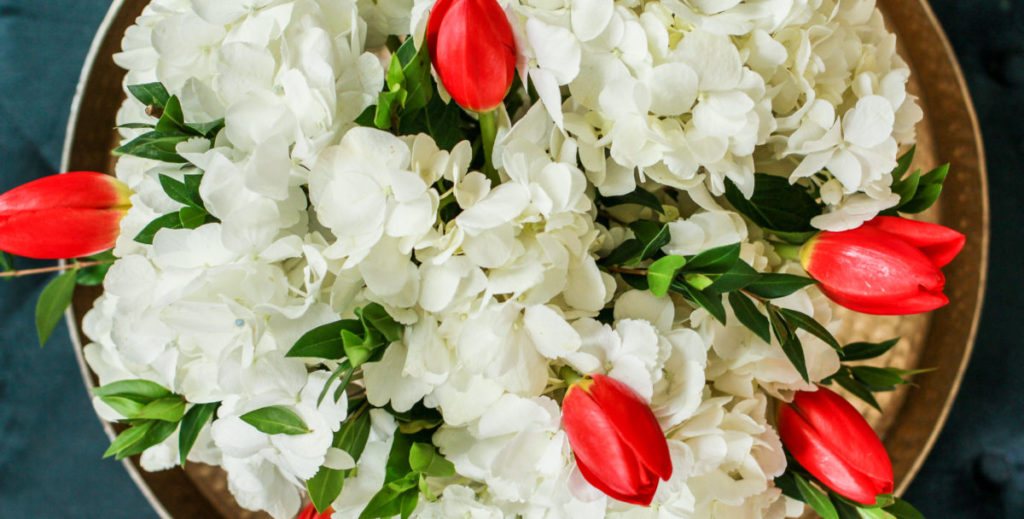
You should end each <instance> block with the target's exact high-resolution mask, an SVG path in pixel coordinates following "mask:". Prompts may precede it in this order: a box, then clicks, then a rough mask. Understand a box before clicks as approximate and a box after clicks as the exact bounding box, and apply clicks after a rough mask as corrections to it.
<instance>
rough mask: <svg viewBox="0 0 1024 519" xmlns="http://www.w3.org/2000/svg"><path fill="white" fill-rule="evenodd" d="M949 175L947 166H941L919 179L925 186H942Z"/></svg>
mask: <svg viewBox="0 0 1024 519" xmlns="http://www.w3.org/2000/svg"><path fill="white" fill-rule="evenodd" d="M948 175H949V164H943V165H941V166H939V167H937V168H935V169H933V170H931V171H929V172H928V173H925V174H924V176H922V177H921V183H922V184H927V185H932V186H934V185H940V186H941V185H942V183H943V182H945V181H946V176H948Z"/></svg>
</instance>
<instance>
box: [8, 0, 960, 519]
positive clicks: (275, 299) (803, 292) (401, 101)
mask: <svg viewBox="0 0 1024 519" xmlns="http://www.w3.org/2000/svg"><path fill="white" fill-rule="evenodd" d="M115 59H116V61H117V62H118V64H120V65H121V66H122V67H124V68H125V69H127V71H128V73H127V76H126V79H125V89H126V92H127V93H128V94H129V95H128V98H127V100H126V101H125V102H124V104H123V105H122V107H121V110H120V112H119V114H118V120H119V123H120V124H121V126H120V127H119V129H120V132H121V135H122V137H123V145H122V146H120V147H119V148H118V149H117V150H115V151H114V153H115V154H116V155H118V156H119V159H118V162H117V167H116V172H115V173H116V179H115V178H114V177H109V176H106V175H102V174H99V173H88V172H74V173H68V174H64V175H59V176H55V177H48V178H46V179H42V180H39V181H36V182H33V183H30V184H27V185H25V186H22V187H20V188H17V189H15V190H13V191H11V192H8V193H7V194H4V195H2V196H0V249H2V250H4V251H7V252H9V253H12V254H17V255H22V256H31V257H39V258H77V259H74V260H73V261H72V262H71V263H69V264H68V265H67V267H66V269H65V270H66V272H65V273H64V274H62V275H60V276H59V277H58V278H57V279H56V280H55V281H54V282H53V283H52V284H51V285H50V286H49V287H48V288H47V290H46V291H44V293H43V296H42V298H41V301H40V304H39V307H38V312H37V325H38V327H39V331H40V337H41V339H42V340H43V341H44V342H45V339H46V337H47V336H48V335H49V334H50V332H52V330H53V327H54V326H55V324H56V322H57V320H58V319H59V318H60V314H61V312H62V311H63V310H64V308H66V307H67V305H68V303H69V301H70V297H71V293H72V292H73V290H74V287H75V285H76V283H78V284H98V283H102V284H103V288H104V294H103V296H102V297H100V299H99V300H97V301H96V303H95V306H94V308H93V309H92V310H91V311H90V312H89V314H88V315H87V316H86V318H85V321H84V329H85V332H86V334H87V335H88V336H89V338H90V339H91V341H92V342H91V343H90V344H89V345H88V346H86V348H85V357H86V359H87V361H88V363H89V365H90V366H91V368H92V369H93V370H94V372H95V373H96V374H97V375H98V377H99V379H100V381H101V383H102V386H101V387H99V388H98V389H96V390H95V398H94V404H95V406H96V410H97V412H98V413H99V414H100V416H102V417H104V418H105V419H107V420H111V421H119V422H123V423H124V424H126V425H127V428H126V429H125V430H124V432H122V433H121V434H120V435H119V436H118V437H117V439H116V440H115V441H114V442H113V444H112V445H111V447H110V449H109V450H108V452H107V455H109V456H116V457H118V458H124V457H127V456H133V455H140V454H141V463H142V465H143V466H144V467H145V468H146V469H147V470H164V469H168V468H171V467H175V466H178V465H184V464H185V463H186V462H199V463H207V464H211V465H218V466H220V467H222V468H223V469H224V470H225V471H226V472H227V477H228V485H229V489H230V490H231V492H232V494H233V495H234V496H235V498H236V499H237V500H238V502H239V503H240V504H241V505H242V506H244V507H246V508H248V509H252V510H265V511H267V512H269V513H270V514H271V515H272V516H274V517H275V518H278V519H287V518H291V517H295V515H296V514H297V513H299V511H300V509H301V508H302V505H303V502H304V499H306V498H308V500H309V501H311V504H310V506H311V507H312V508H307V509H306V510H305V511H303V512H302V513H303V515H302V517H304V518H305V517H314V516H316V515H322V516H324V517H335V518H355V517H359V518H378V517H381V518H383V517H387V518H390V517H394V516H401V517H403V518H406V517H419V518H431V517H524V518H560V517H566V518H579V517H585V518H591V517H612V518H638V517H652V518H654V517H659V518H675V517H679V518H733V517H736V518H740V517H742V518H753V517H756V518H781V517H796V516H799V515H800V514H801V513H802V511H803V509H804V506H803V504H802V502H804V503H807V504H809V505H810V506H811V507H812V508H813V509H814V510H815V511H817V512H818V513H819V514H821V515H822V516H823V517H826V518H849V517H867V518H890V517H897V518H916V517H920V514H918V513H917V512H916V511H915V510H914V509H913V507H911V506H910V505H909V504H907V503H905V502H904V501H901V500H899V499H896V498H894V497H893V496H892V491H893V473H892V467H891V464H890V463H889V459H888V456H887V455H886V453H885V450H884V448H883V446H882V444H881V442H880V441H879V440H878V438H877V436H875V434H874V433H873V432H872V430H871V428H870V427H869V426H868V425H867V423H866V422H865V421H864V419H863V418H862V417H861V416H860V414H859V413H858V412H857V411H856V410H855V409H854V408H853V406H851V405H850V404H849V403H848V402H847V401H846V400H844V399H843V397H841V396H839V395H838V394H836V393H835V392H833V391H832V390H830V389H828V387H829V386H831V387H833V388H835V387H837V386H838V387H841V388H843V389H845V390H846V392H847V393H848V394H851V395H853V396H855V397H858V398H860V399H863V400H865V401H866V402H868V403H870V404H872V405H875V406H876V407H877V402H876V401H875V399H874V397H873V395H872V393H873V392H874V391H884V390H890V389H892V388H893V387H894V386H895V385H898V384H902V383H905V382H906V377H908V376H910V375H913V374H914V373H913V372H908V371H902V370H898V369H894V368H867V367H864V366H854V365H850V364H847V363H848V362H852V361H858V360H864V359H868V358H873V357H876V356H878V355H880V354H882V353H884V352H885V351H887V350H888V349H890V348H892V347H893V345H894V344H895V343H896V341H895V340H892V341H887V342H885V343H880V344H869V343H853V344H846V345H843V344H840V343H839V342H838V341H837V340H836V339H835V337H834V336H833V332H835V331H836V329H837V326H838V322H837V320H836V319H835V318H834V315H833V304H838V305H841V306H844V307H847V308H850V309H852V310H855V311H859V312H865V313H873V314H889V315H892V314H909V313H918V312H925V311H929V310H932V309H934V308H937V307H939V306H942V305H943V304H945V303H946V302H947V299H946V298H945V296H944V295H943V294H942V289H943V285H944V277H943V274H942V272H941V270H940V267H942V266H943V265H945V264H946V263H948V262H949V261H951V260H952V259H953V257H954V256H955V255H956V254H957V252H959V250H960V248H961V247H962V246H963V244H964V236H963V235H961V234H959V233H957V232H955V231H952V230H950V229H947V228H944V227H941V226H938V225H934V224H928V223H922V222H916V221H913V220H909V219H906V218H904V217H902V216H900V214H901V213H902V214H904V215H906V214H910V213H918V212H921V211H923V210H925V209H927V208H928V207H929V206H930V205H931V204H932V203H933V202H934V201H935V199H936V198H937V197H938V195H939V192H940V191H941V187H942V182H943V180H944V178H945V175H946V170H947V168H945V167H943V168H939V169H936V170H934V171H931V172H929V173H926V174H922V173H921V172H920V171H917V172H914V173H910V166H911V163H912V159H913V148H911V146H912V144H913V139H914V125H915V124H916V123H917V122H918V121H919V120H920V119H921V115H922V114H921V111H920V109H919V108H918V107H917V104H916V103H915V98H914V96H912V95H909V94H908V93H907V92H906V83H907V80H908V78H909V69H908V67H907V66H906V64H905V63H904V62H903V60H902V59H901V58H900V57H899V56H898V55H897V54H896V52H895V37H894V36H893V35H892V34H889V33H888V32H887V31H886V29H885V26H884V23H883V20H882V16H881V14H880V13H879V12H878V11H877V10H876V9H875V5H874V2H873V1H872V0H841V1H833V0H748V1H740V0H688V1H684V0H657V1H647V2H639V1H621V0H620V1H612V0H574V1H572V2H560V1H553V2H535V1H528V0H517V1H509V2H505V3H498V2H496V1H495V0H439V1H437V2H436V3H435V2H432V1H430V0H416V1H413V0H380V1H375V2H369V1H352V0H191V1H187V0H154V1H153V2H151V3H150V5H149V6H148V7H147V8H146V10H145V11H144V13H143V15H142V16H141V17H140V18H139V19H138V20H137V22H136V24H135V25H134V26H132V27H131V28H130V29H129V30H128V32H127V34H126V35H125V38H124V42H123V51H122V52H121V53H120V54H118V55H116V56H115ZM901 148H902V149H903V151H904V153H903V154H902V155H901ZM907 150H909V151H907ZM4 260H5V264H6V265H7V266H8V267H10V264H11V258H10V256H5V257H4ZM14 274H19V272H17V271H15V272H14Z"/></svg>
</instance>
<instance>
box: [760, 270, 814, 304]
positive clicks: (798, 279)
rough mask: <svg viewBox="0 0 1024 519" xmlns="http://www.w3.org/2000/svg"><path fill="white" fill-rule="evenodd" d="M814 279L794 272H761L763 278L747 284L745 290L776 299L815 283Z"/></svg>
mask: <svg viewBox="0 0 1024 519" xmlns="http://www.w3.org/2000/svg"><path fill="white" fill-rule="evenodd" d="M813 284H814V280H813V279H811V278H808V277H804V276H795V275H793V274H761V279H759V280H757V281H755V282H753V283H751V284H749V285H747V286H746V287H745V290H746V291H747V292H750V293H751V294H754V295H755V296H758V297H763V298H765V299H775V298H778V297H786V296H788V295H790V294H792V293H793V292H796V291H797V290H800V289H801V288H803V287H805V286H807V285H813Z"/></svg>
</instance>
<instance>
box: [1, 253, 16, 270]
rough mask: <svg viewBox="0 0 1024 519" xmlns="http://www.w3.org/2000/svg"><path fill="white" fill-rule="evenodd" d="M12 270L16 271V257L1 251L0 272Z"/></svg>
mask: <svg viewBox="0 0 1024 519" xmlns="http://www.w3.org/2000/svg"><path fill="white" fill-rule="evenodd" d="M12 270H14V256H11V254H10V253H9V252H4V251H0V272H10V271H12Z"/></svg>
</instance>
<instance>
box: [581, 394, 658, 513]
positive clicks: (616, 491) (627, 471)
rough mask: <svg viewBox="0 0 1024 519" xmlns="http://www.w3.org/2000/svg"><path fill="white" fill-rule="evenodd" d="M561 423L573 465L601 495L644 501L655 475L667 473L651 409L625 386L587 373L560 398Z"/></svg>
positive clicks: (646, 502) (653, 487) (654, 485)
mask: <svg viewBox="0 0 1024 519" xmlns="http://www.w3.org/2000/svg"><path fill="white" fill-rule="evenodd" d="M562 422H563V423H564V425H565V433H566V435H567V436H568V437H569V445H570V446H572V450H573V453H574V454H575V455H576V466H577V467H579V469H580V473H582V474H583V477H584V478H585V479H586V480H587V481H588V482H590V484H591V485H594V487H596V488H597V489H598V490H600V491H601V492H604V493H605V494H607V495H609V496H611V497H613V498H615V499H618V500H619V501H624V502H626V503H633V504H637V505H644V506H646V505H649V504H651V500H652V499H653V498H654V492H655V491H657V490H658V480H659V479H663V480H667V479H668V478H669V477H671V476H672V460H671V458H670V457H669V454H668V443H667V442H666V441H665V434H664V433H663V432H662V431H661V426H660V425H658V420H657V419H656V418H655V417H654V413H653V412H651V408H650V407H649V406H648V405H647V404H646V403H645V402H644V401H643V399H642V398H641V397H640V395H638V394H636V392H635V391H633V390H632V389H630V388H629V386H627V385H625V384H623V383H622V382H619V381H618V380H615V379H613V378H609V377H606V376H604V375H598V374H594V375H587V376H586V377H583V378H582V379H581V380H580V381H579V382H577V383H575V384H573V385H571V386H570V387H569V391H568V392H567V393H566V394H565V399H564V400H563V401H562Z"/></svg>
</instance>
